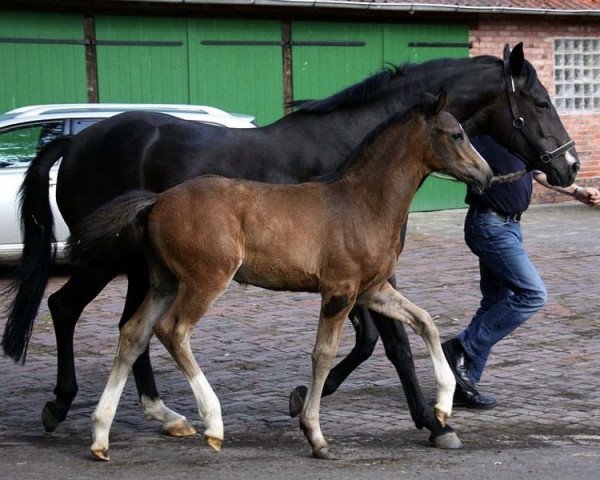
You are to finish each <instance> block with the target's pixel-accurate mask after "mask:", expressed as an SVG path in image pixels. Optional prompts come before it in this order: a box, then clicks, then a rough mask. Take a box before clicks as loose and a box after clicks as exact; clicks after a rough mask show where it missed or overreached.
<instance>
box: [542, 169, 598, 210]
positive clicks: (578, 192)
mask: <svg viewBox="0 0 600 480" xmlns="http://www.w3.org/2000/svg"><path fill="white" fill-rule="evenodd" d="M533 178H534V180H535V181H536V182H538V183H539V184H540V185H543V186H544V187H547V188H551V189H552V190H555V191H557V192H560V193H564V194H565V195H570V196H571V197H573V198H575V199H577V200H579V201H580V202H581V203H585V204H586V205H589V206H591V207H593V206H594V205H600V190H598V189H597V188H595V187H579V186H578V185H577V184H575V183H572V184H571V185H569V186H568V187H556V186H554V185H550V184H549V183H548V180H547V179H546V174H545V173H543V172H539V171H535V172H533Z"/></svg>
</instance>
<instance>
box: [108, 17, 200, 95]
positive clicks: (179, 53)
mask: <svg viewBox="0 0 600 480" xmlns="http://www.w3.org/2000/svg"><path fill="white" fill-rule="evenodd" d="M96 40H97V55H98V95H99V98H100V101H101V102H104V103H106V102H133V103H189V91H188V52H187V28H186V20H185V19H180V18H145V17H140V18H135V17H111V16H98V17H96Z"/></svg>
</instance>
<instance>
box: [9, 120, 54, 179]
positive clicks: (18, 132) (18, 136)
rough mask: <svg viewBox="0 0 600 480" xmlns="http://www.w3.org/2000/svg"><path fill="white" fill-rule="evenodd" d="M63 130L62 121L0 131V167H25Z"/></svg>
mask: <svg viewBox="0 0 600 480" xmlns="http://www.w3.org/2000/svg"><path fill="white" fill-rule="evenodd" d="M63 132H64V121H55V122H43V123H35V124H29V125H22V126H19V127H14V128H9V129H7V130H3V131H1V132H0V168H10V167H26V166H27V165H28V164H29V162H31V160H33V158H34V157H35V156H36V154H37V153H38V152H39V151H40V149H41V148H42V147H44V146H46V145H47V144H48V143H50V142H51V141H52V140H54V139H55V138H56V137H59V136H60V135H62V134H63Z"/></svg>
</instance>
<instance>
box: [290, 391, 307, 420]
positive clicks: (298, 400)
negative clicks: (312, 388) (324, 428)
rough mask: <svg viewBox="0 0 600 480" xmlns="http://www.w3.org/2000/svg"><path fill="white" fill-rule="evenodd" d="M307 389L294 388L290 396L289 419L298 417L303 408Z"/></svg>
mask: <svg viewBox="0 0 600 480" xmlns="http://www.w3.org/2000/svg"><path fill="white" fill-rule="evenodd" d="M307 392H308V388H306V387H305V386H300V387H296V388H295V389H294V390H293V391H292V393H291V394H290V417H292V418H295V417H297V416H298V415H300V412H301V411H302V407H303V406H304V399H305V398H306V393H307Z"/></svg>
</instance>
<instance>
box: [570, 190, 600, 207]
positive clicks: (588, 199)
mask: <svg viewBox="0 0 600 480" xmlns="http://www.w3.org/2000/svg"><path fill="white" fill-rule="evenodd" d="M575 198H576V199H577V200H579V201H580V202H581V203H585V204H586V205H589V206H590V207H593V206H595V205H600V190H598V189H597V188H595V187H579V188H578V189H577V191H576V192H575Z"/></svg>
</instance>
